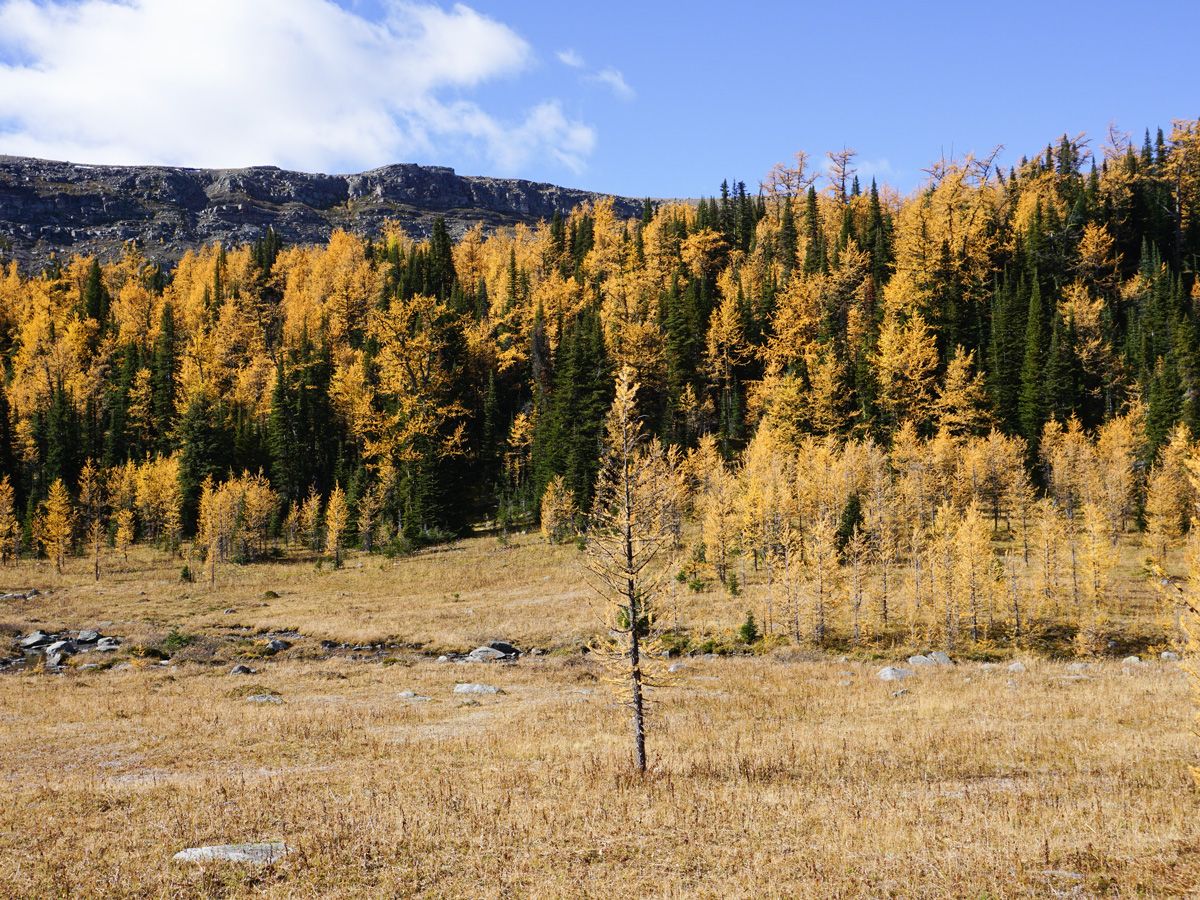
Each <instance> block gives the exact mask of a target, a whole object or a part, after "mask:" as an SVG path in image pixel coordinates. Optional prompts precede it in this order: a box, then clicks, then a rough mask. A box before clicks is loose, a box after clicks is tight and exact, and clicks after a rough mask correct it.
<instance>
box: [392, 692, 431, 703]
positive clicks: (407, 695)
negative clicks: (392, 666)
mask: <svg viewBox="0 0 1200 900" xmlns="http://www.w3.org/2000/svg"><path fill="white" fill-rule="evenodd" d="M399 697H400V699H401V700H411V701H412V702H413V703H428V702H429V700H430V698H429V697H422V696H421V695H420V694H418V693H417V692H416V691H401V692H400V694H399Z"/></svg>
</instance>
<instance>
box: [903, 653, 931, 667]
mask: <svg viewBox="0 0 1200 900" xmlns="http://www.w3.org/2000/svg"><path fill="white" fill-rule="evenodd" d="M908 664H909V665H910V666H932V665H936V664H935V663H934V661H933V660H932V659H930V658H929V657H928V656H922V655H921V654H919V653H918V654H917V655H916V656H910V657H909V658H908Z"/></svg>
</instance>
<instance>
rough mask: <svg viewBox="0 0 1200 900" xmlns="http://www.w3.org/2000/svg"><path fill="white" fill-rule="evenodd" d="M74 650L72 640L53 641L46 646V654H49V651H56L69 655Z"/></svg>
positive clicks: (62, 654)
mask: <svg viewBox="0 0 1200 900" xmlns="http://www.w3.org/2000/svg"><path fill="white" fill-rule="evenodd" d="M75 652H76V647H75V642H74V641H55V642H54V643H53V644H50V645H49V646H47V647H46V655H47V656H49V655H50V654H51V653H57V654H60V655H61V656H71V655H72V654H74V653H75Z"/></svg>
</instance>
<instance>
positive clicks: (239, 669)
mask: <svg viewBox="0 0 1200 900" xmlns="http://www.w3.org/2000/svg"><path fill="white" fill-rule="evenodd" d="M229 674H230V675H253V674H254V670H253V669H252V668H250V667H249V666H244V665H242V664H241V663H238V664H237V665H236V666H234V667H233V668H232V669H230V670H229Z"/></svg>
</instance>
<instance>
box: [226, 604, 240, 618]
mask: <svg viewBox="0 0 1200 900" xmlns="http://www.w3.org/2000/svg"><path fill="white" fill-rule="evenodd" d="M236 612H237V610H236V609H234V608H233V607H232V606H231V607H229V609H227V610H225V615H227V616H232V615H233V614H234V613H236Z"/></svg>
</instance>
